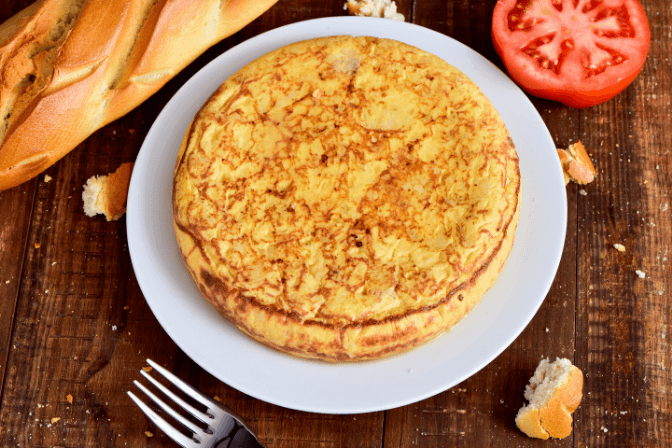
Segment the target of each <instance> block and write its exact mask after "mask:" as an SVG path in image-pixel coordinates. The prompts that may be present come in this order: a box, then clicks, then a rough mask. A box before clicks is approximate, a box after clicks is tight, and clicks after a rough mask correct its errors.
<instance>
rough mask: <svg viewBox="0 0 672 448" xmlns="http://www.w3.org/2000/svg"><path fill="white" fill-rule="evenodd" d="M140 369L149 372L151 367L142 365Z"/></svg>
mask: <svg viewBox="0 0 672 448" xmlns="http://www.w3.org/2000/svg"><path fill="white" fill-rule="evenodd" d="M142 370H144V371H145V372H151V371H152V368H151V367H150V366H147V367H143V368H142Z"/></svg>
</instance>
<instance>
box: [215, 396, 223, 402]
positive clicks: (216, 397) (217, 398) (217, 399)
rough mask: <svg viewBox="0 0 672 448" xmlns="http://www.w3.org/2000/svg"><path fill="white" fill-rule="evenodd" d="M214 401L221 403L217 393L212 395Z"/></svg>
mask: <svg viewBox="0 0 672 448" xmlns="http://www.w3.org/2000/svg"><path fill="white" fill-rule="evenodd" d="M214 399H215V401H219V402H220V403H221V401H222V400H220V399H219V395H215V396H214Z"/></svg>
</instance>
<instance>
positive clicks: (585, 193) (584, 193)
mask: <svg viewBox="0 0 672 448" xmlns="http://www.w3.org/2000/svg"><path fill="white" fill-rule="evenodd" d="M579 194H580V195H581V196H587V195H588V193H587V192H586V190H584V189H581V190H579Z"/></svg>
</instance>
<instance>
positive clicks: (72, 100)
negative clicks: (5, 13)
mask: <svg viewBox="0 0 672 448" xmlns="http://www.w3.org/2000/svg"><path fill="white" fill-rule="evenodd" d="M276 1H277V0H228V1H226V0H224V1H222V0H156V1H152V0H39V1H37V2H36V3H34V4H32V5H31V6H29V7H27V8H26V9H24V10H23V11H21V12H19V13H18V14H16V15H15V16H13V17H11V18H10V19H9V20H7V21H5V22H4V23H3V24H1V25H0V191H1V190H5V189H8V188H11V187H14V186H16V185H19V184H21V183H23V182H25V181H27V180H28V179H30V178H32V177H34V176H36V175H38V174H39V173H41V172H42V171H44V170H45V169H46V168H48V167H49V166H51V165H52V164H54V163H55V162H56V161H57V160H59V159H60V158H61V157H63V156H64V155H66V154H67V153H68V152H69V151H71V150H72V149H74V148H75V147H76V146H77V145H78V144H80V143H81V142H82V141H84V140H85V139H86V138H87V137H89V136H90V135H91V134H92V133H93V132H95V131H96V130H97V129H99V128H101V127H103V126H104V125H106V124H108V123H110V122H112V121H114V120H116V119H117V118H119V117H121V116H123V115H125V114H126V113H128V112H129V111H131V110H132V109H134V108H135V107H136V106H138V105H139V104H141V103H142V102H143V101H145V100H146V99H147V98H149V97H150V96H151V95H152V94H154V93H155V92H156V91H158V90H159V89H160V88H161V87H162V86H163V85H164V84H166V82H168V81H169V80H170V79H172V78H173V77H174V76H175V75H176V74H177V73H179V72H180V71H181V70H182V69H184V68H185V67H186V66H187V65H189V64H190V63H191V62H192V61H193V60H194V59H196V58H197V57H198V56H200V55H201V54H202V53H203V52H205V50H207V49H208V48H209V47H211V46H212V45H214V44H216V43H217V42H219V41H221V40H222V39H224V38H226V37H228V36H230V35H231V34H233V33H235V32H236V31H238V30H240V29H241V28H243V27H244V26H245V25H247V24H248V23H250V22H251V21H252V20H254V19H255V18H257V17H258V16H259V15H261V14H262V13H263V12H264V11H266V10H267V9H268V8H269V7H271V6H272V5H273V4H274V3H275V2H276Z"/></svg>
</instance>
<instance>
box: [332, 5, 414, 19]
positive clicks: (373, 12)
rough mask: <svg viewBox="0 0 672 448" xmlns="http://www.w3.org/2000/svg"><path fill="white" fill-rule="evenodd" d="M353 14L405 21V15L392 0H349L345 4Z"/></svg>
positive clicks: (344, 7)
mask: <svg viewBox="0 0 672 448" xmlns="http://www.w3.org/2000/svg"><path fill="white" fill-rule="evenodd" d="M343 9H347V10H348V11H349V12H350V14H351V15H354V16H367V17H382V18H384V19H392V20H398V21H399V22H403V21H404V20H405V17H404V15H403V14H400V13H398V12H397V4H396V3H395V2H394V1H392V0H348V2H347V3H346V4H345V5H343Z"/></svg>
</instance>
